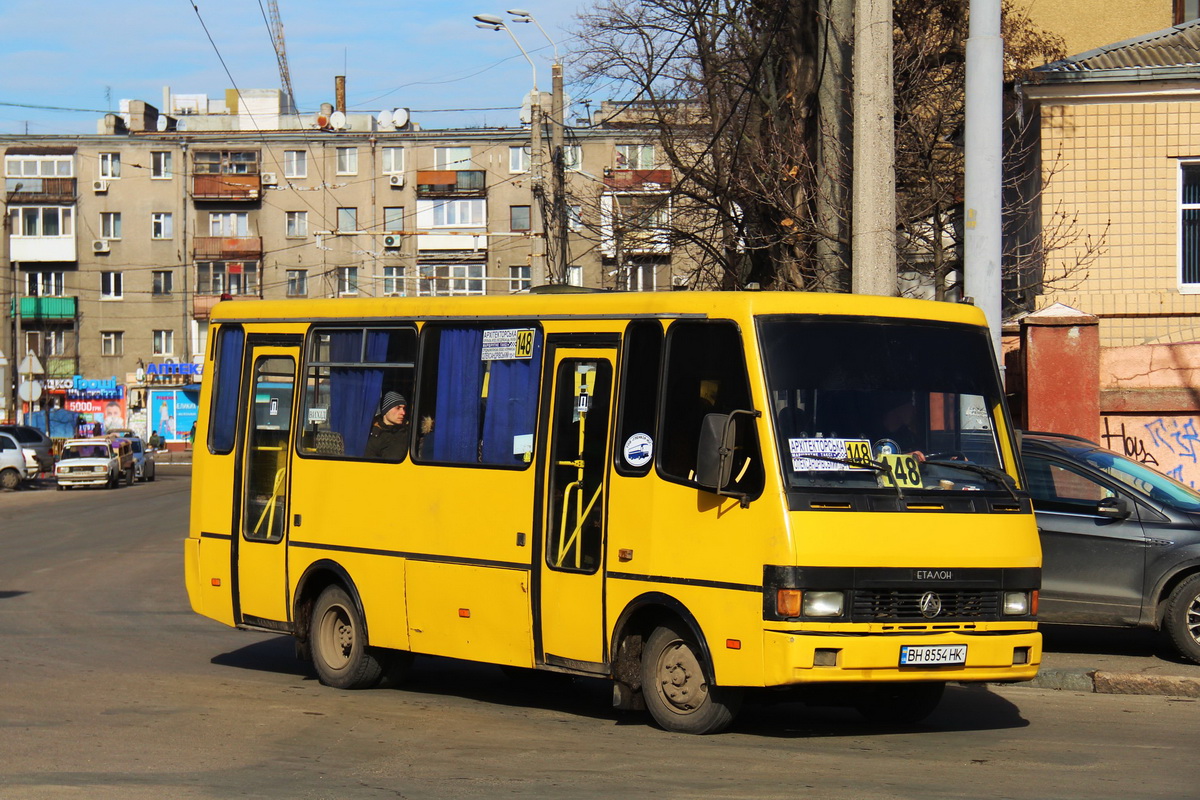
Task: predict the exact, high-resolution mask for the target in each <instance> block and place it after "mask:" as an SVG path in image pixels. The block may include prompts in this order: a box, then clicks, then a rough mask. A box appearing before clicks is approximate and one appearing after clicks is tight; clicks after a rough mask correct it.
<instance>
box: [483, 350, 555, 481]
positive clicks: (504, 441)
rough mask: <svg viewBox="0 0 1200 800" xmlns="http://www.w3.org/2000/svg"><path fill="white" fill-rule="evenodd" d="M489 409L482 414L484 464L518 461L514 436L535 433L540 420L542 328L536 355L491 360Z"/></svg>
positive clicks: (519, 460) (522, 460) (519, 461)
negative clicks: (514, 448) (539, 393)
mask: <svg viewBox="0 0 1200 800" xmlns="http://www.w3.org/2000/svg"><path fill="white" fill-rule="evenodd" d="M491 364H492V366H491V377H490V378H489V379H488V399H487V410H486V412H485V413H484V418H483V454H482V458H481V461H483V463H484V464H497V465H516V464H523V463H524V459H523V458H522V457H521V456H520V455H519V454H518V455H514V454H513V437H514V436H520V435H524V434H529V435H532V434H533V429H534V426H535V425H536V424H537V391H538V376H539V374H540V373H541V365H542V332H541V331H537V332H536V333H535V338H534V342H533V357H532V358H523V359H511V360H506V361H493V362H491Z"/></svg>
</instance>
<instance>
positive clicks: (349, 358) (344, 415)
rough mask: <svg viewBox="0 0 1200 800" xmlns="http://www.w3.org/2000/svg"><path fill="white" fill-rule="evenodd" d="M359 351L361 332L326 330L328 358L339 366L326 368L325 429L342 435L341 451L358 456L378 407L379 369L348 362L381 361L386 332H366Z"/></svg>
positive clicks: (385, 345) (384, 348) (365, 441)
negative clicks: (327, 375)
mask: <svg viewBox="0 0 1200 800" xmlns="http://www.w3.org/2000/svg"><path fill="white" fill-rule="evenodd" d="M366 336H367V340H366V351H365V352H364V351H363V332H362V331H361V330H352V331H330V333H329V360H330V361H332V362H334V363H338V364H341V366H336V367H330V368H329V402H330V408H329V429H330V430H332V431H336V432H338V433H340V434H341V435H342V444H343V453H344V454H345V455H347V456H361V455H362V454H363V453H365V452H366V449H367V436H368V434H370V432H371V420H372V419H373V418H374V416H375V411H376V410H377V409H378V408H379V399H380V389H381V388H382V387H383V369H381V368H378V367H375V368H371V367H365V366H362V367H360V366H348V365H349V364H361V363H362V362H363V360H364V358H365V359H366V360H368V361H382V360H383V358H384V356H385V355H386V354H387V341H388V340H387V333H386V332H381V331H375V332H368V333H367V335H366Z"/></svg>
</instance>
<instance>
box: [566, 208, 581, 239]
mask: <svg viewBox="0 0 1200 800" xmlns="http://www.w3.org/2000/svg"><path fill="white" fill-rule="evenodd" d="M567 227H568V228H569V229H571V230H573V231H575V232H576V233H579V232H580V231H582V230H583V206H567Z"/></svg>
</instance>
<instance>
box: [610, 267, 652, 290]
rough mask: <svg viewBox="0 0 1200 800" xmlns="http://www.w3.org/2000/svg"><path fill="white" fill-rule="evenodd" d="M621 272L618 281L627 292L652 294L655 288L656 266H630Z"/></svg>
mask: <svg viewBox="0 0 1200 800" xmlns="http://www.w3.org/2000/svg"><path fill="white" fill-rule="evenodd" d="M622 272H623V274H622V275H621V277H620V278H619V281H620V285H621V288H622V289H624V290H625V291H627V292H653V291H654V290H655V289H656V288H657V280H656V273H657V272H658V265H656V264H630V265H627V266H626V267H625V268H624V269H623V270H622Z"/></svg>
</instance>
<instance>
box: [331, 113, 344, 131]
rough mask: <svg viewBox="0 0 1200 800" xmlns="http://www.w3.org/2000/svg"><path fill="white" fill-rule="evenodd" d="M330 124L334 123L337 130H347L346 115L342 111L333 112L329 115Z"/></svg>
mask: <svg viewBox="0 0 1200 800" xmlns="http://www.w3.org/2000/svg"><path fill="white" fill-rule="evenodd" d="M329 124H330V125H332V126H333V129H334V130H336V131H344V130H346V115H345V114H343V113H342V112H341V111H335V112H333V113H332V114H330V115H329Z"/></svg>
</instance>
